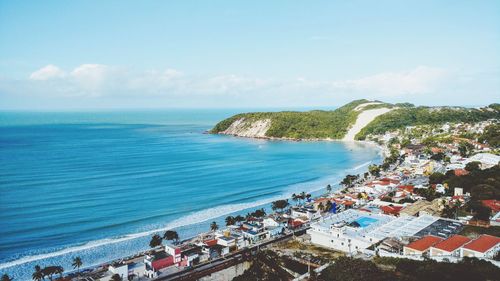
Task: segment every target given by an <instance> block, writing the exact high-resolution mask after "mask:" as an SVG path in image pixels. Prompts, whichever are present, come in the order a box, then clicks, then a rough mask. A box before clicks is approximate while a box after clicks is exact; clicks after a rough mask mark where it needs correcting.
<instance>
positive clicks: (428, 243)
mask: <svg viewBox="0 0 500 281" xmlns="http://www.w3.org/2000/svg"><path fill="white" fill-rule="evenodd" d="M442 241H444V240H443V239H442V238H439V237H437V236H432V235H428V236H424V237H423V238H420V239H418V240H416V241H414V242H411V243H410V244H408V245H406V246H404V247H403V255H405V256H423V255H426V254H427V253H428V252H429V249H430V248H431V247H432V246H434V245H436V244H437V243H440V242H442Z"/></svg>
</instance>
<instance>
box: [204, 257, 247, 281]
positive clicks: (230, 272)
mask: <svg viewBox="0 0 500 281" xmlns="http://www.w3.org/2000/svg"><path fill="white" fill-rule="evenodd" d="M251 265H252V263H251V262H243V263H239V264H237V265H235V266H231V267H229V268H226V269H224V270H221V271H218V272H215V273H212V274H211V275H208V276H205V277H202V278H200V279H198V281H231V280H233V278H234V277H236V276H239V275H241V274H243V272H245V270H247V269H248V268H250V266H251Z"/></svg>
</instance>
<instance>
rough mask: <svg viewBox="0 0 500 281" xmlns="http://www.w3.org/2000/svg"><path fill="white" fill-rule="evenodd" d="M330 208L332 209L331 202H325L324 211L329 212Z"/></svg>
mask: <svg viewBox="0 0 500 281" xmlns="http://www.w3.org/2000/svg"><path fill="white" fill-rule="evenodd" d="M332 207H333V204H332V202H331V201H327V202H326V206H325V211H326V212H329V211H330V210H331V209H332Z"/></svg>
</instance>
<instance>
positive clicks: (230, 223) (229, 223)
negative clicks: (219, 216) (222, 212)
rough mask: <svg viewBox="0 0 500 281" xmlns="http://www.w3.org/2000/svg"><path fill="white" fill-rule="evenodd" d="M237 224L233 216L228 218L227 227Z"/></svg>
mask: <svg viewBox="0 0 500 281" xmlns="http://www.w3.org/2000/svg"><path fill="white" fill-rule="evenodd" d="M235 223H236V220H235V219H234V217H233V216H228V217H226V225H234V224H235Z"/></svg>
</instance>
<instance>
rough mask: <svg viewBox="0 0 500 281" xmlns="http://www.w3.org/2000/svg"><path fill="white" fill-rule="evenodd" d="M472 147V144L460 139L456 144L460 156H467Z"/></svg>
mask: <svg viewBox="0 0 500 281" xmlns="http://www.w3.org/2000/svg"><path fill="white" fill-rule="evenodd" d="M473 149H474V146H473V145H472V144H470V143H469V142H467V141H461V142H460V144H459V145H458V152H460V156H462V157H469V155H470V154H471V152H472V150H473Z"/></svg>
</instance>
